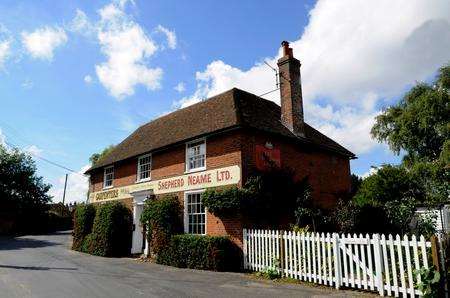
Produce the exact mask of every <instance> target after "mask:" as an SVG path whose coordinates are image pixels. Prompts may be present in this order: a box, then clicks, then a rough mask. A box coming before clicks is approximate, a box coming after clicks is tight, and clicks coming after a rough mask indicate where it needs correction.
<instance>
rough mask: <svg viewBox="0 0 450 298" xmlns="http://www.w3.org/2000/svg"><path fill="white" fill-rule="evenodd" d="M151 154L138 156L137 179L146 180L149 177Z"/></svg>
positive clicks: (139, 180)
mask: <svg viewBox="0 0 450 298" xmlns="http://www.w3.org/2000/svg"><path fill="white" fill-rule="evenodd" d="M151 170H152V156H151V155H150V154H147V155H144V156H141V157H139V158H138V168H137V181H138V182H142V181H148V180H150V179H151Z"/></svg>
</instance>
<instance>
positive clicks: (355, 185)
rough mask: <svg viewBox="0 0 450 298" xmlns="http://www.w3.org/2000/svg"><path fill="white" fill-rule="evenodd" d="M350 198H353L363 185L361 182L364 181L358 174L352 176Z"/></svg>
mask: <svg viewBox="0 0 450 298" xmlns="http://www.w3.org/2000/svg"><path fill="white" fill-rule="evenodd" d="M350 179H351V180H350V181H351V184H350V194H349V195H350V198H352V197H353V196H354V195H355V194H356V193H357V192H358V190H359V188H360V187H361V183H362V180H363V179H362V178H361V177H359V176H358V175H355V174H352V175H351V176H350Z"/></svg>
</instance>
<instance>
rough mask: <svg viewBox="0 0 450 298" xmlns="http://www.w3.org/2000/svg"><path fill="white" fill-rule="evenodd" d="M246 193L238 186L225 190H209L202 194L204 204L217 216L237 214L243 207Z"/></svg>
mask: <svg viewBox="0 0 450 298" xmlns="http://www.w3.org/2000/svg"><path fill="white" fill-rule="evenodd" d="M245 195H246V191H245V190H243V189H239V188H237V187H236V186H234V187H228V188H225V189H215V188H209V189H207V190H206V191H205V192H204V193H202V203H203V205H204V206H205V207H206V208H208V211H209V212H211V213H213V214H215V215H223V214H227V213H235V212H237V211H240V210H241V208H242V205H243V200H244V198H245Z"/></svg>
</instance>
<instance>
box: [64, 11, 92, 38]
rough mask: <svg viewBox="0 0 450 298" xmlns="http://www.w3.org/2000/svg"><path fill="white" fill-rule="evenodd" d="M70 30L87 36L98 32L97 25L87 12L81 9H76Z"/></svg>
mask: <svg viewBox="0 0 450 298" xmlns="http://www.w3.org/2000/svg"><path fill="white" fill-rule="evenodd" d="M68 30H70V31H72V32H76V33H80V34H83V35H85V36H90V35H92V34H95V32H96V28H95V25H94V24H92V23H91V22H90V21H89V18H88V17H87V15H86V13H85V12H84V11H82V10H81V9H77V10H76V12H75V17H74V18H73V19H72V21H71V22H70V24H69V27H68Z"/></svg>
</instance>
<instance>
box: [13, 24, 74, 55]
mask: <svg viewBox="0 0 450 298" xmlns="http://www.w3.org/2000/svg"><path fill="white" fill-rule="evenodd" d="M21 35H22V44H23V46H24V47H25V49H26V50H27V51H28V53H29V54H30V55H31V57H33V58H38V59H44V60H52V59H53V52H54V50H55V49H56V48H58V47H60V46H62V45H64V44H65V43H66V42H67V35H66V32H65V31H64V29H62V28H60V27H49V26H46V27H43V28H39V29H36V30H35V31H33V32H31V33H28V32H26V31H23V32H22V34H21Z"/></svg>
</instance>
